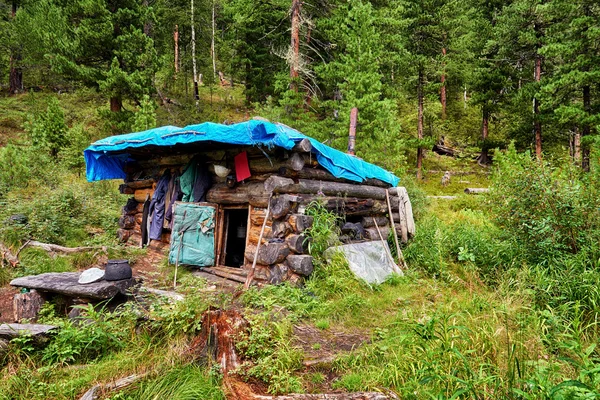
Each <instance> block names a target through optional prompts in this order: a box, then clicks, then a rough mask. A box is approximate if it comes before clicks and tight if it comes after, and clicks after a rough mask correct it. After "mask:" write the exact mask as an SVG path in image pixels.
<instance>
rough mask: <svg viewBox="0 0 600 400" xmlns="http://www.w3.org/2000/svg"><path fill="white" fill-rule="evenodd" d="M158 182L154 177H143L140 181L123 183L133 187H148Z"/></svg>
mask: <svg viewBox="0 0 600 400" xmlns="http://www.w3.org/2000/svg"><path fill="white" fill-rule="evenodd" d="M155 183H156V181H155V180H154V179H142V180H138V181H132V182H125V183H124V184H123V185H125V186H127V187H128V188H131V189H148V188H152V186H153V185H154V184H155Z"/></svg>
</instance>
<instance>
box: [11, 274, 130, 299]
mask: <svg viewBox="0 0 600 400" xmlns="http://www.w3.org/2000/svg"><path fill="white" fill-rule="evenodd" d="M79 275H81V274H80V273H79V272H62V273H58V272H49V273H45V274H40V275H32V276H24V277H22V278H17V279H13V280H12V281H11V282H10V284H11V286H17V287H24V288H28V289H37V290H39V291H40V292H51V293H58V294H62V295H64V296H69V297H76V298H86V299H93V300H105V299H111V298H113V297H115V296H116V295H118V294H122V295H125V294H127V290H128V289H129V288H130V287H132V286H134V285H135V284H136V283H137V282H136V280H135V279H133V278H131V279H123V280H120V281H104V280H102V281H98V282H94V283H88V284H86V285H82V284H79V282H78V280H79Z"/></svg>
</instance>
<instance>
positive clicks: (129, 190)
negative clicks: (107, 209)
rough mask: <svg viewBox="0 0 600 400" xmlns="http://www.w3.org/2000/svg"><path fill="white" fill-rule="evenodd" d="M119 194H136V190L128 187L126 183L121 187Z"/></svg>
mask: <svg viewBox="0 0 600 400" xmlns="http://www.w3.org/2000/svg"><path fill="white" fill-rule="evenodd" d="M119 193H121V194H134V193H135V189H134V188H131V187H129V186H127V185H126V184H124V183H122V184H120V185H119Z"/></svg>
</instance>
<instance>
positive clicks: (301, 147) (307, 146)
mask: <svg viewBox="0 0 600 400" xmlns="http://www.w3.org/2000/svg"><path fill="white" fill-rule="evenodd" d="M292 150H293V151H298V152H300V153H310V151H311V150H312V144H311V143H310V140H308V139H302V140H301V141H299V142H296V144H295V145H294V147H293V148H292Z"/></svg>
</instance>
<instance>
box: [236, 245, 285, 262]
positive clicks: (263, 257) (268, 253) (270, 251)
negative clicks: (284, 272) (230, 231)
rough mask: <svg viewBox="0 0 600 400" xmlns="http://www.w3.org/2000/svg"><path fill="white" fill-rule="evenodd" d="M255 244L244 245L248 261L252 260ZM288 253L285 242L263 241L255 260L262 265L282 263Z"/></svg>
mask: <svg viewBox="0 0 600 400" xmlns="http://www.w3.org/2000/svg"><path fill="white" fill-rule="evenodd" d="M255 251H256V246H246V252H245V253H244V255H245V257H246V259H247V260H248V261H253V260H254V253H255ZM289 254H290V249H289V248H288V247H287V245H286V244H285V243H264V244H262V245H261V246H260V248H259V249H258V255H257V257H256V262H257V263H258V264H263V265H273V264H279V263H282V262H283V260H285V258H286V257H287V256H288V255H289Z"/></svg>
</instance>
